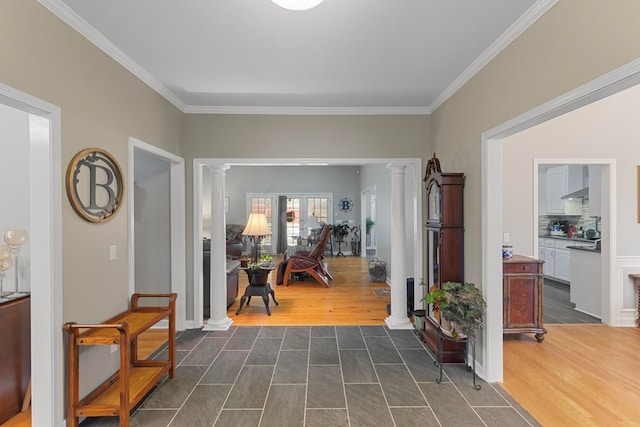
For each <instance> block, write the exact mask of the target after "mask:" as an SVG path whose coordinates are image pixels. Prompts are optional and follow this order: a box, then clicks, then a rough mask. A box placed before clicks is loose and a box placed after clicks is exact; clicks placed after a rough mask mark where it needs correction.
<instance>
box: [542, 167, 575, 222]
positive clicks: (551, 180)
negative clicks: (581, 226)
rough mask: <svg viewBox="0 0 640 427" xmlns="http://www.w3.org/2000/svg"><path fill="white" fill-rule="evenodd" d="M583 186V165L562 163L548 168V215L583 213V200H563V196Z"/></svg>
mask: <svg viewBox="0 0 640 427" xmlns="http://www.w3.org/2000/svg"><path fill="white" fill-rule="evenodd" d="M583 186H584V173H583V166H581V165H562V166H554V167H551V168H548V169H547V172H546V192H545V194H546V207H547V215H582V200H562V196H565V195H567V194H569V193H571V192H573V191H577V190H580V189H581V188H583Z"/></svg>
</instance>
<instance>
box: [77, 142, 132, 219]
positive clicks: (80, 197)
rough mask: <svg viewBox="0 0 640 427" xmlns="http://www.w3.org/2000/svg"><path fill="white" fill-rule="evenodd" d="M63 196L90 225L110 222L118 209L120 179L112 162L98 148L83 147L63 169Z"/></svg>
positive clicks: (119, 172) (106, 154)
mask: <svg viewBox="0 0 640 427" xmlns="http://www.w3.org/2000/svg"><path fill="white" fill-rule="evenodd" d="M67 197H69V202H70V203H71V206H72V207H73V209H74V210H75V211H76V213H77V214H78V215H80V216H81V217H82V218H84V219H86V220H87V221H90V222H105V221H108V220H110V219H111V218H112V217H113V216H114V215H115V214H116V213H117V212H118V210H120V206H122V202H123V201H124V200H123V197H124V177H123V175H122V169H120V165H118V162H117V161H116V159H115V158H114V157H113V156H112V155H111V154H110V153H108V152H106V151H105V150H102V149H100V148H85V149H84V150H82V151H80V152H79V153H78V154H76V155H75V156H73V159H71V163H69V167H68V168H67Z"/></svg>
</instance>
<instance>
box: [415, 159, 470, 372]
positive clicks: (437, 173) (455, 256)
mask: <svg viewBox="0 0 640 427" xmlns="http://www.w3.org/2000/svg"><path fill="white" fill-rule="evenodd" d="M424 183H425V189H426V212H427V222H426V224H425V227H426V231H427V247H426V251H425V253H426V256H427V261H426V267H427V272H426V273H427V274H426V275H425V276H426V281H425V283H426V284H427V286H426V287H425V289H424V290H425V292H427V291H428V290H429V289H430V288H431V287H433V286H435V287H438V288H440V286H441V285H442V284H443V283H445V282H462V281H464V221H463V205H462V203H463V186H464V174H462V173H444V172H442V170H441V168H440V161H439V160H438V159H437V158H436V157H435V155H434V156H433V158H432V159H431V160H429V162H428V163H427V170H426V174H425V177H424ZM438 322H439V321H438V319H436V317H435V316H434V315H433V310H432V307H427V310H426V316H425V321H424V322H423V324H424V327H423V329H422V330H421V331H420V332H421V336H422V340H423V341H424V342H425V343H426V344H427V346H428V347H429V348H430V349H431V350H432V351H433V352H436V351H437V344H438V342H437V328H438ZM444 345H445V346H444V349H443V350H444V351H443V361H444V362H446V363H454V362H463V361H464V343H461V342H455V341H449V340H445V342H444Z"/></svg>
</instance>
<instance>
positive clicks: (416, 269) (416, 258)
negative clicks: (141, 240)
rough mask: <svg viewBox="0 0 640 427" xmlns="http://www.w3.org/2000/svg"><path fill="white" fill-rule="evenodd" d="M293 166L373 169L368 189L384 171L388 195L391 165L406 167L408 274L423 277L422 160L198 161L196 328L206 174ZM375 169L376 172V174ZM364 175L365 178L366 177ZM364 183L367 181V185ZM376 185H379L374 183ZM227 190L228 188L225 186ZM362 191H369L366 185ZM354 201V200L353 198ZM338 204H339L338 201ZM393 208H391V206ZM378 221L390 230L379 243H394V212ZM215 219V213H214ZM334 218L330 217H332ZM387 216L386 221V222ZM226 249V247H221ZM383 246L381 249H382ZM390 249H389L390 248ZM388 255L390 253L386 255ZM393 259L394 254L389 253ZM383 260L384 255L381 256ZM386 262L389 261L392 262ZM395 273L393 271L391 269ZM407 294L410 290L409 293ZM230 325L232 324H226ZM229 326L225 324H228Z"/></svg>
mask: <svg viewBox="0 0 640 427" xmlns="http://www.w3.org/2000/svg"><path fill="white" fill-rule="evenodd" d="M292 163H295V164H296V165H300V164H307V163H309V164H313V165H314V166H315V165H318V164H322V165H323V166H354V165H358V166H371V171H370V172H369V173H370V174H371V176H369V175H368V174H367V173H363V174H360V173H359V172H357V175H359V178H358V182H360V183H362V182H366V183H367V184H366V185H367V186H369V185H371V184H368V182H370V181H366V180H371V179H372V176H373V175H374V174H375V173H378V172H379V171H383V172H385V173H386V174H387V177H388V181H385V183H384V185H383V184H380V185H381V186H382V187H385V188H384V189H385V191H386V192H388V193H389V194H390V191H391V173H390V172H389V170H388V169H389V165H390V164H401V165H402V167H404V168H405V173H406V179H405V180H404V184H403V185H404V190H405V195H406V197H405V208H406V209H405V211H406V212H407V213H410V214H409V215H410V216H411V217H410V218H409V219H407V221H406V227H405V228H406V229H407V230H406V233H405V234H406V236H407V238H405V239H404V240H405V253H406V254H410V255H409V256H407V257H406V259H405V266H404V267H405V272H406V276H408V277H422V254H423V249H422V225H421V219H422V218H421V216H420V214H419V213H420V212H421V208H420V206H421V204H422V191H421V190H422V176H421V174H422V171H421V170H422V159H420V158H407V159H404V158H403V159H397V158H318V159H307V158H305V159H296V158H283V159H276V158H269V159H255V158H247V159H236V158H234V159H219V158H206V159H205V158H195V159H194V167H193V224H194V229H193V254H194V255H193V256H194V264H193V288H194V299H193V307H194V319H193V327H194V328H197V327H201V326H202V325H203V320H202V305H203V303H202V301H203V300H202V298H203V293H202V290H201V289H202V283H203V282H202V262H201V260H202V256H203V251H202V245H200V244H199V241H200V240H201V236H202V235H203V228H202V224H203V222H204V221H203V209H202V206H203V199H204V197H203V189H204V188H205V186H204V182H203V181H204V179H203V177H204V176H205V175H206V173H205V170H206V169H207V168H215V169H216V170H217V171H218V174H221V173H220V171H226V170H227V169H229V168H230V167H231V168H233V167H235V166H252V169H254V168H255V167H256V166H292ZM374 169H375V170H374ZM363 175H365V176H364V177H363ZM363 180H364V181H363ZM223 182H224V181H223ZM374 182H375V181H374ZM222 187H223V188H224V184H222ZM362 187H365V185H363V186H362ZM380 191H381V189H380V187H378V194H380ZM358 193H361V190H360V188H358V189H357V190H356V192H354V195H356V197H357V194H358ZM352 197H353V196H352ZM231 202H232V204H231V209H232V210H233V209H235V207H234V205H233V200H232V201H231ZM334 203H335V201H334ZM387 206H389V205H387ZM333 209H335V211H336V214H338V213H339V212H337V211H338V210H339V208H338V207H337V206H334V207H333ZM376 214H377V218H378V220H380V222H381V223H382V222H384V223H385V224H386V223H388V224H389V227H386V228H388V229H387V230H384V233H385V234H384V239H383V238H382V235H381V233H382V232H383V230H382V229H379V230H378V231H379V233H378V241H379V242H380V241H384V242H390V241H391V240H392V236H391V235H390V223H391V218H390V216H391V209H390V206H389V209H384V210H381V211H378V212H377V213H376ZM211 215H212V216H213V215H214V212H212V213H211ZM218 215H219V216H223V215H224V212H223V211H222V209H220V211H219V212H218ZM329 216H330V215H329ZM382 216H384V218H382ZM355 218H360V216H359V215H356V216H355ZM334 221H337V219H336V217H334ZM409 235H411V236H414V237H415V238H412V239H408V236H409ZM216 238H222V236H217V237H216ZM213 239H214V236H212V242H211V244H212V246H213V244H214V241H213ZM220 246H221V247H223V245H220ZM378 246H379V245H378ZM377 249H378V253H380V251H381V249H380V247H378V248H377ZM387 249H388V248H387ZM385 253H386V252H385ZM389 255H391V254H390V251H389ZM378 256H380V255H378ZM390 258H391V256H390V257H389V258H385V259H390ZM391 269H392V270H393V267H391ZM401 285H402V286H403V287H404V286H406V285H405V283H404V280H403V283H402V284H401ZM405 290H406V289H405ZM226 323H228V322H226ZM226 323H225V324H226Z"/></svg>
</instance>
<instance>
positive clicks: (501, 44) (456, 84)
mask: <svg viewBox="0 0 640 427" xmlns="http://www.w3.org/2000/svg"><path fill="white" fill-rule="evenodd" d="M557 1H558V0H538V1H537V2H536V3H535V4H534V5H533V6H531V7H530V8H529V10H528V11H527V12H526V13H525V14H524V15H523V16H522V17H520V19H519V20H518V21H516V22H515V23H514V24H513V25H512V26H511V27H509V29H507V31H505V32H504V33H503V34H502V35H501V36H500V38H499V39H498V40H496V41H495V42H494V43H493V44H492V45H491V46H490V47H489V48H488V49H487V50H485V51H484V52H483V53H482V55H480V56H479V57H478V58H477V59H476V60H475V61H474V62H473V63H472V64H471V65H470V66H469V67H467V68H466V69H465V70H464V71H463V72H462V74H460V75H459V76H458V77H457V78H456V79H455V80H454V81H453V83H451V85H449V86H448V87H447V88H446V89H445V90H444V91H443V92H442V93H441V94H440V95H438V97H437V98H436V99H435V100H434V101H433V102H432V103H431V104H430V105H428V106H424V107H274V106H268V107H252V106H197V105H196V106H189V105H186V104H185V103H184V102H183V101H182V100H181V99H180V98H179V97H177V96H176V95H175V94H174V93H173V92H171V91H170V90H169V89H168V88H167V87H166V86H165V85H164V84H162V83H161V82H160V81H159V80H158V79H156V78H155V77H154V76H153V75H151V74H150V73H149V72H148V71H146V70H145V69H144V68H142V67H141V66H140V65H139V64H138V63H136V62H135V61H133V60H132V59H131V58H130V57H129V56H127V55H126V54H125V53H124V52H122V51H121V50H120V49H118V48H117V47H116V46H115V45H114V44H113V43H111V42H110V41H109V40H108V39H107V38H106V37H104V36H103V35H102V34H101V33H100V32H98V31H97V30H96V29H95V28H93V27H92V26H91V25H89V23H88V22H86V21H85V20H84V19H82V18H81V17H80V16H79V15H78V14H77V13H75V12H74V11H73V10H72V9H71V8H69V7H68V6H67V5H66V4H64V3H63V2H62V1H61V0H38V2H39V3H40V4H42V5H43V6H44V7H45V8H46V9H48V10H49V11H50V12H51V13H53V14H54V15H56V16H57V17H58V18H59V19H61V20H62V21H63V22H64V23H66V24H67V25H69V26H70V27H71V28H73V29H74V30H76V31H77V32H78V33H80V34H81V35H82V36H83V37H85V38H86V39H87V40H89V41H90V42H91V43H93V44H94V45H95V46H97V47H98V48H99V49H101V50H102V51H103V52H105V53H106V54H107V55H109V56H110V57H111V58H113V59H114V60H115V61H116V62H118V63H119V64H120V65H122V66H123V67H124V68H125V69H126V70H128V71H129V72H131V73H132V74H133V75H134V76H136V77H138V78H139V79H140V80H141V81H142V82H143V83H145V84H146V85H147V86H149V87H150V88H151V89H153V90H155V91H156V92H157V93H158V94H160V95H161V96H163V97H164V98H165V99H166V100H167V101H169V102H170V103H171V104H173V105H174V106H175V107H176V108H178V109H179V110H180V111H182V112H183V113H189V114H262V115H327V116H329V115H331V116H346V115H429V114H431V113H432V112H433V111H435V110H436V109H437V108H438V107H440V106H441V105H442V104H443V103H444V102H445V101H446V100H447V99H449V97H451V96H452V95H453V94H454V93H455V92H457V91H458V90H459V89H460V88H461V87H462V86H463V85H464V84H465V83H467V82H468V81H469V80H471V78H473V76H475V75H476V74H477V73H478V72H479V71H480V70H481V69H482V68H484V67H485V66H486V65H487V64H488V63H489V62H490V61H491V60H492V59H493V58H495V57H496V56H497V55H498V54H499V53H500V52H501V51H502V50H503V49H505V48H506V47H507V46H508V45H509V44H510V43H511V42H512V41H513V40H515V39H516V38H518V37H519V36H520V35H521V34H522V33H523V32H524V31H525V30H526V29H527V28H529V26H531V24H533V23H534V22H535V21H536V20H538V19H539V18H540V17H541V16H542V15H544V13H546V11H547V10H549V9H550V8H551V7H552V6H553V5H555V4H556V3H557Z"/></svg>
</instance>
